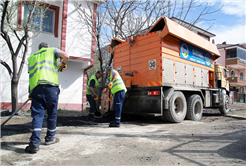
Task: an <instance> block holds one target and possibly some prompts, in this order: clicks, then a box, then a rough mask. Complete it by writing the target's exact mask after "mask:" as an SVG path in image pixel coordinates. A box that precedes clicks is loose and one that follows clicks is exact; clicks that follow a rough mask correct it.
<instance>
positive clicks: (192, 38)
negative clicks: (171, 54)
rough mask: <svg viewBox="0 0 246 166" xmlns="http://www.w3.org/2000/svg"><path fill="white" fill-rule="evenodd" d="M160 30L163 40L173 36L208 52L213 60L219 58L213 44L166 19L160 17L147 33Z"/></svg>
mask: <svg viewBox="0 0 246 166" xmlns="http://www.w3.org/2000/svg"><path fill="white" fill-rule="evenodd" d="M159 30H161V31H162V32H161V34H160V37H161V38H165V37H166V36H167V35H171V36H174V37H176V38H178V39H180V40H183V41H185V42H187V43H190V44H192V45H194V46H196V47H199V48H201V49H202V50H205V51H208V52H210V53H212V54H214V55H215V58H219V57H220V53H219V51H218V49H217V47H216V45H215V44H212V43H211V42H209V41H208V40H206V39H204V38H203V37H201V36H199V35H197V34H195V33H194V32H192V31H190V30H188V29H186V28H185V27H183V26H181V25H179V24H178V23H176V22H174V21H172V20H170V19H168V18H166V17H161V18H160V19H159V20H158V21H157V22H156V23H155V25H154V26H153V27H151V29H150V30H149V31H148V32H154V31H159Z"/></svg>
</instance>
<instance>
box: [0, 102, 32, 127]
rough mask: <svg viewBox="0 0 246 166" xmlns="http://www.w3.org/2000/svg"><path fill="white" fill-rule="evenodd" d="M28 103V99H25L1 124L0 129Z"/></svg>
mask: <svg viewBox="0 0 246 166" xmlns="http://www.w3.org/2000/svg"><path fill="white" fill-rule="evenodd" d="M28 101H29V99H27V100H26V101H25V102H24V103H23V104H22V105H21V106H20V107H19V108H18V109H17V110H16V111H15V112H14V113H13V114H12V115H10V117H8V119H6V120H5V121H4V122H3V123H2V124H1V127H2V126H3V125H4V124H5V123H7V122H8V121H9V120H10V119H11V118H12V117H13V116H14V115H15V114H16V113H17V112H18V111H19V110H20V109H21V108H22V107H23V106H24V105H25V104H26V103H27V102H28Z"/></svg>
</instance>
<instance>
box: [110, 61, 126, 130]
mask: <svg viewBox="0 0 246 166" xmlns="http://www.w3.org/2000/svg"><path fill="white" fill-rule="evenodd" d="M107 73H108V74H109V76H110V83H109V84H108V87H109V89H111V93H112V94H113V95H114V110H115V119H114V121H113V122H111V123H110V124H109V127H120V120H121V112H122V106H123V102H124V100H125V95H126V91H127V90H126V86H125V84H124V82H123V80H122V78H121V77H120V74H119V73H118V72H117V71H116V70H114V69H113V68H112V67H111V66H109V67H108V68H107ZM108 100H109V101H110V100H112V97H110V98H108Z"/></svg>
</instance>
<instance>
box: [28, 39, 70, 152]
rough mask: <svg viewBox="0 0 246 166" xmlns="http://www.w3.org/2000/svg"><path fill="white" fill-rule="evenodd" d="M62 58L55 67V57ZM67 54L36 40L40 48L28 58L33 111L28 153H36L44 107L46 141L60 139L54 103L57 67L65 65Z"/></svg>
mask: <svg viewBox="0 0 246 166" xmlns="http://www.w3.org/2000/svg"><path fill="white" fill-rule="evenodd" d="M58 58H63V62H62V64H61V65H60V67H59V69H57V66H58V63H57V59H58ZM68 59H69V56H68V54H67V53H65V52H63V51H61V50H59V49H57V48H53V47H51V48H49V46H48V44H47V43H44V42H43V43H40V44H39V51H37V52H36V53H34V54H33V55H31V56H30V57H29V58H28V63H29V64H28V72H29V86H30V95H29V99H30V100H32V103H31V115H32V118H33V120H32V136H31V138H30V143H29V146H27V147H26V149H25V151H26V152H28V153H36V152H37V151H38V150H39V144H40V143H41V140H40V138H39V137H40V134H41V130H42V124H43V119H44V115H45V110H47V114H48V119H47V133H46V137H45V144H46V145H50V144H54V143H57V142H59V139H58V138H55V137H54V136H55V133H56V120H57V104H58V96H59V93H60V89H59V78H58V71H61V72H62V71H63V70H65V69H66V68H67V62H68Z"/></svg>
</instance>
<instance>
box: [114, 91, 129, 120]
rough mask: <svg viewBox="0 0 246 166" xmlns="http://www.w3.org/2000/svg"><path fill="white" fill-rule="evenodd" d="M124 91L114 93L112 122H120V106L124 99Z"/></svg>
mask: <svg viewBox="0 0 246 166" xmlns="http://www.w3.org/2000/svg"><path fill="white" fill-rule="evenodd" d="M125 95H126V93H125V91H124V90H121V91H118V92H116V93H115V94H114V110H115V119H114V123H116V124H120V119H121V112H122V106H123V103H124V100H125Z"/></svg>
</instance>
